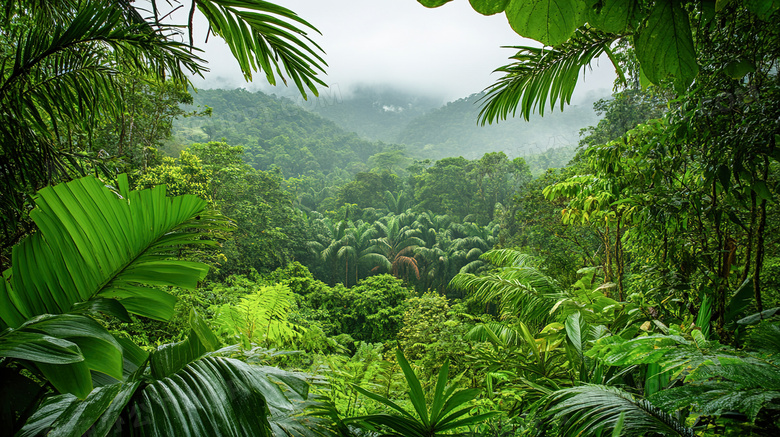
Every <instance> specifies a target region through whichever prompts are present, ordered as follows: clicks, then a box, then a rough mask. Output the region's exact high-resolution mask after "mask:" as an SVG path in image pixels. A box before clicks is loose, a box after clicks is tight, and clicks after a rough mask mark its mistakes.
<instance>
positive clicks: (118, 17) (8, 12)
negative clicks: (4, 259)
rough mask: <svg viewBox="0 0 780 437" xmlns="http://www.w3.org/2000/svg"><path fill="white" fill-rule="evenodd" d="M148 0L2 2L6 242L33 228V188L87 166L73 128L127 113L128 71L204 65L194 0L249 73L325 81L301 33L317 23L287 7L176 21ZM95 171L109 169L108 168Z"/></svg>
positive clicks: (177, 70)
mask: <svg viewBox="0 0 780 437" xmlns="http://www.w3.org/2000/svg"><path fill="white" fill-rule="evenodd" d="M174 3H179V2H178V1H176V2H174ZM151 4H152V11H151V15H150V16H147V17H144V16H142V12H141V11H142V9H139V8H140V7H139V6H135V5H133V4H132V3H131V2H107V1H103V0H92V1H85V2H71V1H64V2H57V3H55V4H51V5H48V4H46V5H44V4H43V3H41V2H38V1H23V2H15V3H14V4H9V5H8V7H6V8H3V11H2V22H3V33H2V35H3V36H2V41H0V44H2V46H3V50H2V65H3V67H2V73H1V76H2V77H1V78H0V82H2V83H1V84H0V89H1V90H2V91H1V92H0V106H2V114H4V115H3V120H2V123H0V124H2V126H3V129H2V132H0V135H1V136H2V139H1V140H0V142H2V149H1V150H0V153H1V154H0V158H1V159H0V162H2V163H3V164H2V165H3V167H2V172H1V173H2V180H0V183H1V184H2V189H0V192H2V193H3V196H2V198H0V211H1V212H2V217H3V224H4V229H3V240H2V241H3V249H7V248H9V247H10V246H11V245H13V244H14V243H16V242H17V241H18V240H19V239H20V238H21V237H23V236H24V235H25V234H27V233H29V232H31V231H32V227H31V225H30V223H29V221H28V220H27V218H26V213H27V211H28V208H27V206H26V204H28V203H29V201H30V200H31V197H32V194H33V192H34V191H35V190H37V189H39V188H42V187H43V186H45V185H47V184H49V183H52V182H56V181H61V180H68V179H69V178H70V177H72V176H73V175H74V174H80V175H83V174H85V173H86V172H87V171H89V170H91V168H88V167H89V166H87V165H85V164H84V160H85V158H90V156H89V155H88V154H87V153H85V144H84V142H83V141H81V140H80V135H79V134H80V133H84V134H85V135H86V137H87V140H88V141H87V143H91V140H92V133H93V132H94V131H96V130H98V129H99V128H100V127H101V126H105V124H106V120H107V119H111V118H113V117H119V116H120V114H121V118H123V119H124V111H125V109H126V107H127V106H130V109H131V110H132V109H133V107H134V106H135V105H134V103H133V102H131V100H132V98H130V97H128V93H125V92H123V84H124V83H126V82H127V81H128V80H130V79H129V78H132V77H140V78H144V80H149V81H151V82H153V83H158V84H162V83H163V82H164V81H165V80H166V78H170V79H172V81H173V82H172V85H173V86H184V85H186V84H187V83H188V79H187V77H186V73H188V72H189V73H192V74H202V72H203V71H205V70H206V69H205V67H204V63H205V61H204V60H203V59H201V58H199V57H198V56H197V55H196V52H195V47H194V41H193V40H192V36H191V35H192V16H193V13H194V12H195V9H196V8H195V6H197V9H198V10H200V11H201V12H202V13H203V14H204V15H205V16H206V19H207V20H208V21H209V23H210V26H211V30H212V31H213V32H214V33H216V34H218V35H219V36H220V37H221V38H222V39H224V40H225V41H226V42H227V43H228V45H229V46H230V47H231V49H232V50H233V53H234V55H235V56H236V57H237V60H238V61H239V64H240V65H241V67H242V69H243V71H244V74H245V75H246V76H247V78H251V72H252V71H258V70H260V71H264V72H265V73H266V79H267V80H269V81H270V82H272V83H273V82H275V78H276V75H279V76H280V77H282V79H283V80H285V81H286V79H285V75H287V76H289V77H290V78H292V80H293V81H294V82H295V83H296V85H297V86H298V89H299V91H300V92H301V93H303V94H304V95H305V90H304V89H305V88H308V89H309V90H311V91H312V92H314V93H315V94H316V87H315V85H317V84H319V85H323V82H322V81H321V80H320V79H318V78H317V77H316V76H317V70H319V71H322V65H324V61H322V59H321V58H320V56H319V54H318V51H319V47H317V45H316V44H314V43H313V42H312V41H311V40H310V39H308V38H307V37H306V35H305V29H307V28H308V29H313V27H312V26H311V25H310V24H308V23H307V22H306V21H304V20H302V19H301V18H299V17H298V16H297V15H296V14H295V13H293V12H292V11H290V10H288V9H285V8H281V7H279V6H276V5H274V4H272V3H267V2H260V3H251V2H231V1H225V0H216V1H200V2H198V3H197V4H195V3H193V5H192V6H193V8H192V11H191V12H190V14H189V20H188V22H186V23H183V24H182V23H171V22H170V20H166V18H168V17H163V16H161V15H160V10H158V8H157V0H154V1H152V2H151ZM180 6H181V5H180ZM181 29H187V30H189V33H190V38H189V44H187V43H184V42H181V41H180V38H179V37H180V36H182V32H181ZM311 46H313V47H314V48H311ZM282 69H284V73H283V72H282ZM304 87H305V88H304ZM131 94H132V93H131ZM149 115H151V114H149ZM131 124H132V123H131ZM96 128H97V129H96ZM129 130H130V131H132V130H133V128H132V127H130V129H129ZM74 133H75V134H76V135H75V136H74ZM120 136H121V135H120ZM157 136H158V135H157V134H151V135H150V136H149V137H148V138H150V139H154V138H155V137H157ZM89 145H90V146H91V144H89ZM119 147H120V149H121V148H122V144H121V143H120V145H119ZM143 147H144V148H148V147H149V144H145V145H143ZM93 150H94V149H93ZM145 151H146V149H144V152H142V155H143V154H145ZM86 152H91V150H88V151H86ZM91 158H94V156H91ZM144 162H145V159H144ZM99 164H100V163H98V167H100V165H99ZM101 170H102V172H103V173H104V174H106V175H109V176H112V172H111V171H110V170H109V169H108V168H106V167H102V168H101ZM6 225H7V226H6Z"/></svg>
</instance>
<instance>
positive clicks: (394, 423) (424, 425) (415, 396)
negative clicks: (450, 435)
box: [348, 349, 494, 437]
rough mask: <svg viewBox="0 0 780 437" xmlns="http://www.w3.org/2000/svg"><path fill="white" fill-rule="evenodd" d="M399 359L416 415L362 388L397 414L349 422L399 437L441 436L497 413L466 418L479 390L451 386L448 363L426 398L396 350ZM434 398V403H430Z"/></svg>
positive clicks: (350, 419) (362, 418)
mask: <svg viewBox="0 0 780 437" xmlns="http://www.w3.org/2000/svg"><path fill="white" fill-rule="evenodd" d="M395 355H396V359H397V360H398V364H399V365H400V366H401V369H402V370H403V372H404V376H405V377H406V382H407V384H408V387H409V392H408V395H409V399H410V400H411V403H412V405H413V407H414V413H412V412H410V411H408V410H406V409H404V408H402V407H400V406H399V405H397V404H396V403H394V402H393V401H391V400H389V399H387V398H386V397H384V396H380V395H377V394H375V393H372V392H370V391H368V390H366V389H363V388H361V387H355V389H356V390H357V391H358V392H360V393H361V394H363V395H364V396H367V397H369V398H371V399H373V400H375V401H377V402H379V403H381V404H384V405H386V406H388V407H389V408H390V409H391V411H392V413H393V414H372V415H367V416H359V417H353V418H349V419H348V422H350V423H356V424H358V425H360V426H361V427H365V428H367V429H369V430H376V429H377V428H378V427H387V428H389V429H391V430H393V431H395V434H393V435H399V436H401V435H402V436H415V437H423V436H426V437H428V436H430V437H433V436H438V435H445V434H443V433H444V432H446V431H448V430H454V429H457V428H460V427H465V426H469V425H474V424H477V423H480V421H483V420H485V419H487V418H489V417H491V416H493V415H494V413H483V414H478V415H475V416H470V417H465V418H463V417H464V416H465V415H467V414H468V413H469V410H468V409H467V408H464V407H466V404H467V403H468V402H469V401H471V400H473V399H474V398H476V397H477V396H478V395H479V391H478V390H474V389H462V390H457V391H456V386H454V385H449V386H448V384H447V381H448V377H449V362H448V361H445V362H444V365H443V366H442V367H441V369H440V370H439V377H438V379H437V381H436V387H435V388H434V389H433V395H432V396H426V394H425V392H423V388H422V385H421V384H420V380H419V379H418V377H417V375H416V374H415V373H414V370H412V368H411V366H410V365H409V363H408V362H407V361H406V358H405V357H404V354H403V352H401V350H400V349H397V350H396V354H395ZM427 398H430V401H427V400H426V399H427Z"/></svg>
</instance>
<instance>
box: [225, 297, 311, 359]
mask: <svg viewBox="0 0 780 437" xmlns="http://www.w3.org/2000/svg"><path fill="white" fill-rule="evenodd" d="M248 291H249V293H248V294H247V295H246V296H244V297H243V298H241V300H240V301H238V302H237V303H235V304H225V305H222V306H220V307H218V308H215V309H214V314H215V317H214V323H216V324H217V325H218V326H219V332H220V334H222V335H224V336H226V338H229V339H231V340H233V341H237V342H240V343H241V344H243V345H244V347H246V348H248V347H249V346H250V345H251V344H258V345H260V346H263V347H266V348H272V347H273V348H284V347H285V346H291V345H292V344H294V343H293V342H294V341H295V340H296V339H297V338H299V337H300V336H301V335H302V333H303V332H304V331H305V330H304V329H303V328H302V327H300V326H296V325H294V324H292V323H290V322H289V321H288V316H289V313H290V312H291V311H292V310H293V309H294V308H295V297H294V295H293V294H292V292H291V291H290V289H289V288H288V287H286V286H284V285H274V286H258V285H256V284H255V285H250V288H249V290H248Z"/></svg>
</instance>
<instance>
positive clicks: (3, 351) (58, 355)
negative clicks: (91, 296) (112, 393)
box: [0, 314, 122, 399]
mask: <svg viewBox="0 0 780 437" xmlns="http://www.w3.org/2000/svg"><path fill="white" fill-rule="evenodd" d="M0 356H7V357H11V358H16V359H22V360H27V361H31V362H33V363H34V364H35V365H36V366H37V367H38V369H40V371H41V372H42V373H43V375H44V376H45V377H46V378H47V379H48V380H49V382H50V383H51V384H52V385H53V386H54V387H55V388H56V389H57V390H59V391H60V392H62V393H72V394H74V395H76V396H77V397H79V398H82V399H83V398H85V397H86V396H87V395H88V394H89V392H90V391H91V390H92V377H91V373H90V372H92V371H94V372H100V373H103V374H105V375H108V376H110V377H112V378H114V379H121V378H122V347H121V346H120V345H119V343H118V342H117V341H116V340H115V339H114V337H113V336H112V335H111V334H109V333H108V331H106V329H105V328H103V326H101V325H100V324H99V323H97V322H96V321H94V320H93V319H91V318H89V317H84V316H80V315H75V314H60V315H43V316H38V317H35V318H33V319H30V320H29V321H27V322H26V323H24V324H22V325H21V326H20V327H19V328H17V329H16V330H10V329H9V330H7V331H6V332H5V333H3V335H2V336H0Z"/></svg>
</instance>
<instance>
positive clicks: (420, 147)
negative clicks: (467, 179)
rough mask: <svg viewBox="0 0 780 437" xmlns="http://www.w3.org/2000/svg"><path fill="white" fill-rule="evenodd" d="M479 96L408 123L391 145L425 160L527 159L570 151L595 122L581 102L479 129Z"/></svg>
mask: <svg viewBox="0 0 780 437" xmlns="http://www.w3.org/2000/svg"><path fill="white" fill-rule="evenodd" d="M484 96H485V94H484V93H477V94H472V95H471V96H469V97H466V98H463V99H459V100H456V101H454V102H449V103H447V104H446V105H444V106H442V107H441V108H439V109H437V110H435V111H430V112H428V113H426V114H425V115H424V116H422V117H418V118H416V119H414V120H412V121H411V122H410V123H409V124H408V125H407V126H406V127H405V128H404V130H403V131H402V132H401V133H400V134H399V135H398V136H397V137H396V141H397V142H398V143H400V144H406V145H408V147H409V148H410V149H412V150H416V151H417V153H418V154H419V155H420V156H422V157H425V158H431V159H441V158H443V157H446V156H463V157H465V158H470V159H474V158H477V157H479V156H482V155H483V154H485V153H487V152H494V151H503V152H504V153H506V154H507V155H510V156H522V157H528V156H530V155H537V154H541V153H544V152H545V151H547V150H548V149H552V148H563V147H569V148H571V147H572V146H576V145H577V143H578V142H579V136H580V130H581V129H584V128H586V127H588V126H591V125H593V124H596V123H597V122H598V116H597V114H596V113H595V112H594V111H593V107H592V103H593V102H592V101H585V102H584V103H583V104H582V105H577V106H570V107H568V108H566V111H564V112H560V111H554V112H551V113H548V114H545V116H544V117H541V116H539V115H538V114H537V115H534V116H533V117H532V118H531V119H530V120H529V121H526V120H523V119H522V118H519V117H518V118H512V119H508V120H504V121H501V122H499V123H494V124H490V125H485V126H480V125H479V122H478V121H479V112H480V109H481V107H482V104H481V102H480V99H482V98H483V97H484ZM599 97H602V96H599ZM603 97H606V96H603ZM594 100H595V99H594ZM572 156H573V154H572V155H571V156H568V157H567V158H571V157H572ZM567 162H568V159H566V160H560V161H558V162H556V164H557V165H552V166H551V167H562V166H564V165H566V163H567Z"/></svg>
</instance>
